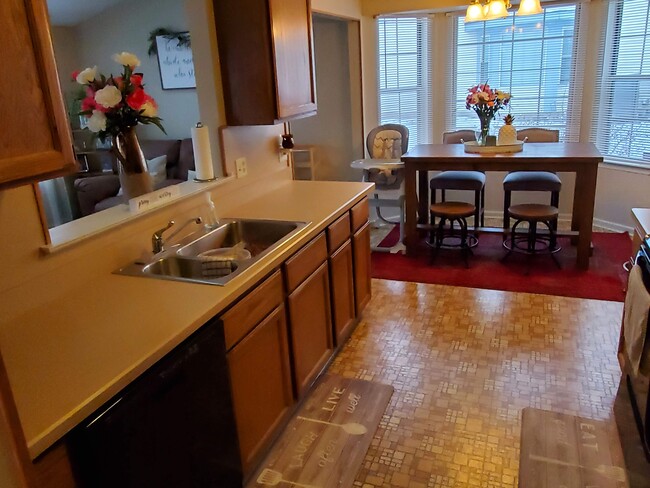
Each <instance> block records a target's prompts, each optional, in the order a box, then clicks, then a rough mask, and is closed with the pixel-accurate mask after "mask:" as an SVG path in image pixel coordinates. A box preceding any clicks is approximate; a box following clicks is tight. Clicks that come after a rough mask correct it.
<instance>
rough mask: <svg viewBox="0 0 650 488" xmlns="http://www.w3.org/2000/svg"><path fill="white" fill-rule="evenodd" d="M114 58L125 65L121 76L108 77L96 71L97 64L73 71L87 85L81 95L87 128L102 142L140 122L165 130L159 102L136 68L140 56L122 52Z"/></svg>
mask: <svg viewBox="0 0 650 488" xmlns="http://www.w3.org/2000/svg"><path fill="white" fill-rule="evenodd" d="M113 60H114V61H115V62H117V63H118V64H121V65H122V68H123V70H122V74H121V75H120V76H113V75H112V74H111V75H109V76H108V77H106V76H104V75H103V74H101V73H98V72H97V66H94V67H92V68H86V69H84V70H82V71H77V72H74V73H73V74H72V77H73V79H74V80H75V81H76V82H77V83H79V84H80V85H83V86H84V87H85V91H84V92H83V94H82V96H81V97H80V98H79V100H80V101H81V111H80V112H79V115H83V116H85V117H86V119H87V124H88V129H90V130H91V131H92V132H95V133H96V134H97V137H98V138H99V139H100V140H101V141H102V142H104V141H105V140H106V138H107V137H108V136H112V137H113V138H115V137H117V136H118V135H119V134H123V133H125V132H127V131H128V130H129V129H131V128H133V127H135V126H136V125H138V124H154V125H156V126H157V127H158V128H159V129H160V130H162V131H163V132H165V129H164V128H163V126H162V123H161V119H160V118H159V117H158V105H157V104H156V101H155V100H154V99H153V97H151V96H150V95H149V94H148V93H147V92H146V91H145V89H144V85H143V83H142V74H139V73H134V72H133V71H134V69H135V68H136V67H138V66H140V60H139V59H138V57H137V56H136V55H134V54H131V53H128V52H122V53H119V54H115V55H113Z"/></svg>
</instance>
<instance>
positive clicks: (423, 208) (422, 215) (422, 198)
mask: <svg viewBox="0 0 650 488" xmlns="http://www.w3.org/2000/svg"><path fill="white" fill-rule="evenodd" d="M418 199H419V200H418V224H428V223H429V172H428V171H418Z"/></svg>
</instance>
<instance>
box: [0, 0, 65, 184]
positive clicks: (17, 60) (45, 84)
mask: <svg viewBox="0 0 650 488" xmlns="http://www.w3.org/2000/svg"><path fill="white" fill-rule="evenodd" d="M0 19H2V29H0V52H1V53H2V63H3V67H4V68H3V69H4V75H3V76H0V127H1V129H0V188H7V187H10V186H16V185H20V184H23V183H28V182H30V181H35V180H39V179H45V178H49V177H52V176H55V175H60V174H63V173H66V172H70V171H73V170H74V169H75V167H76V163H75V158H74V153H73V150H72V136H71V134H70V129H69V125H68V121H67V117H66V114H65V107H64V104H63V99H62V96H61V90H60V87H59V80H58V77H57V72H56V65H55V62H54V51H53V49H52V41H51V38H50V30H49V26H48V17H47V10H46V5H45V1H44V0H2V1H1V2H0Z"/></svg>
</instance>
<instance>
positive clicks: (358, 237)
mask: <svg viewBox="0 0 650 488" xmlns="http://www.w3.org/2000/svg"><path fill="white" fill-rule="evenodd" d="M352 244H353V253H354V293H355V304H356V309H357V316H359V315H360V314H361V312H362V311H363V309H364V308H365V306H366V305H367V304H368V302H369V301H370V298H371V296H372V291H371V282H370V224H369V223H368V222H366V224H365V225H364V226H363V227H361V229H359V230H358V231H357V232H355V233H354V236H353V237H352Z"/></svg>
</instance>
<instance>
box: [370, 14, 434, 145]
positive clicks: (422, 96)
mask: <svg viewBox="0 0 650 488" xmlns="http://www.w3.org/2000/svg"><path fill="white" fill-rule="evenodd" d="M377 31H378V47H379V49H378V50H379V60H378V61H379V73H378V75H379V121H380V124H388V123H395V124H402V125H405V126H406V127H408V129H409V139H410V143H409V146H410V147H413V146H414V145H416V144H426V143H428V142H430V139H431V117H432V109H431V106H432V102H431V91H432V86H431V55H430V44H431V39H430V37H431V21H430V19H429V18H427V17H380V18H379V19H377Z"/></svg>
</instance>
